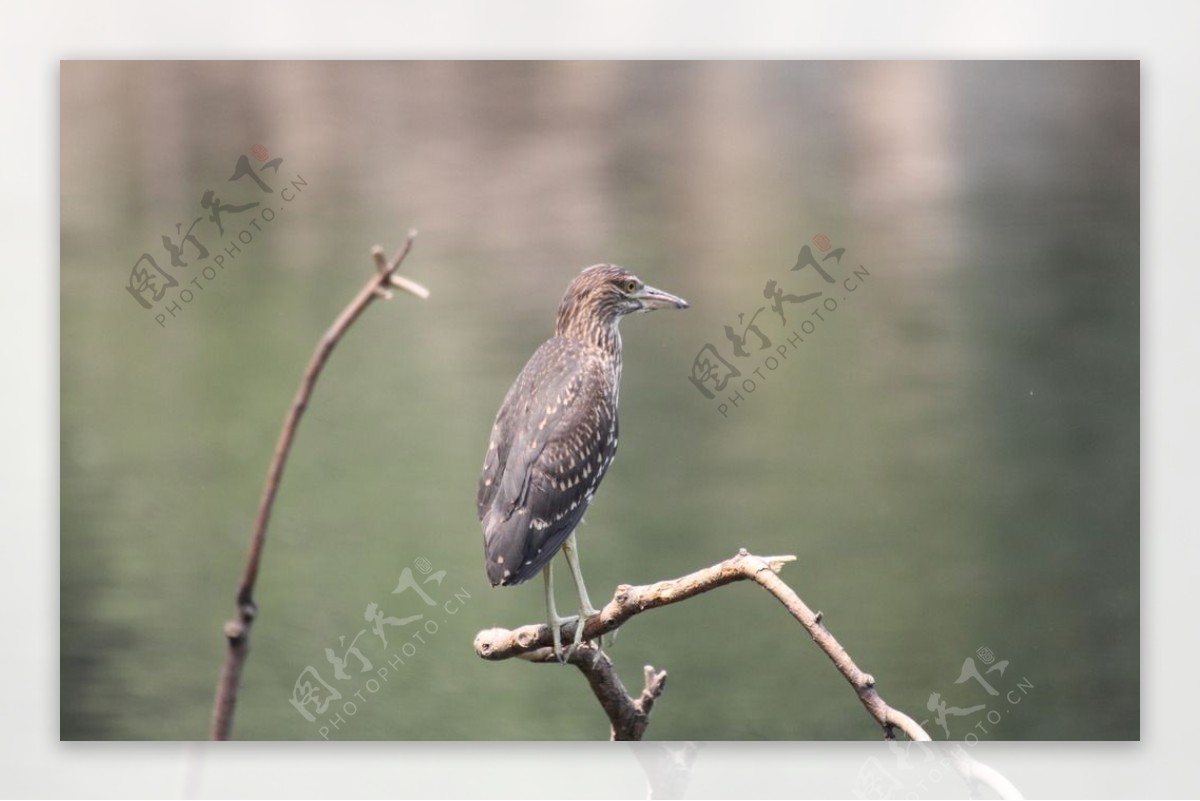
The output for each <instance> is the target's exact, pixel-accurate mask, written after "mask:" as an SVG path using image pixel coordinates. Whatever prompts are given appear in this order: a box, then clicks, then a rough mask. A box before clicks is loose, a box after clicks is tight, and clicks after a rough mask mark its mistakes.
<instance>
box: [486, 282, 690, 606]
mask: <svg viewBox="0 0 1200 801" xmlns="http://www.w3.org/2000/svg"><path fill="white" fill-rule="evenodd" d="M668 306H674V307H676V308H686V306H687V303H686V302H684V301H683V300H682V299H680V298H677V297H675V296H673V295H669V294H667V293H665V292H661V291H659V290H656V289H654V288H653V287H647V286H646V285H645V284H644V283H643V282H642V281H641V280H640V279H639V278H638V277H637V276H636V275H634V274H633V273H631V272H629V271H628V270H626V269H625V268H623V267H618V266H616V265H610V264H598V265H595V266H593V267H589V268H587V269H586V270H584V271H583V272H582V273H580V274H579V276H577V277H576V278H575V280H573V281H572V282H571V284H570V286H569V287H567V291H566V294H565V295H564V296H563V300H562V303H561V305H560V306H559V310H558V319H557V322H556V324H555V330H554V337H553V338H551V339H549V340H547V341H546V342H545V343H543V344H542V346H541V347H539V348H538V349H537V351H536V352H535V353H534V354H533V356H532V357H530V359H529V361H528V362H527V363H526V365H525V368H524V369H523V370H522V371H521V373H520V375H518V376H517V379H516V381H514V382H513V385H512V387H511V388H510V389H509V390H508V394H507V395H506V396H505V398H504V403H503V404H502V405H501V406H500V411H499V412H498V413H497V415H496V421H495V424H494V425H493V426H492V433H491V438H490V441H489V443H488V451H487V455H486V456H485V457H484V463H483V474H482V475H481V476H480V479H479V493H478V495H477V498H476V507H477V511H478V514H479V519H480V521H481V523H482V524H483V533H484V545H485V552H486V564H487V574H488V579H489V580H490V581H491V583H492V584H493V585H497V584H499V585H506V586H508V585H514V584H520V583H521V582H523V581H526V580H528V579H530V578H532V577H533V576H535V575H537V573H538V572H539V571H540V570H541V569H542V568H543V567H544V566H545V565H546V564H547V563H548V562H549V561H550V560H551V559H552V558H553V557H554V555H555V553H557V552H558V550H559V548H561V547H562V545H563V542H565V541H566V539H567V538H568V537H569V536H570V534H571V532H572V531H573V530H574V529H575V527H576V526H577V525H578V524H579V521H580V519H581V518H582V517H583V514H584V512H585V511H587V508H588V504H589V503H591V500H592V496H593V495H594V494H595V492H596V489H597V487H599V486H600V482H601V480H602V479H603V478H604V474H605V473H606V472H607V471H608V468H609V465H611V464H612V460H613V457H614V456H615V455H616V451H617V398H618V394H619V390H620V382H621V335H620V333H619V331H618V330H617V325H618V323H619V322H620V320H621V318H622V317H623V316H625V315H626V314H631V313H634V312H639V311H650V310H652V309H656V308H665V307H668Z"/></svg>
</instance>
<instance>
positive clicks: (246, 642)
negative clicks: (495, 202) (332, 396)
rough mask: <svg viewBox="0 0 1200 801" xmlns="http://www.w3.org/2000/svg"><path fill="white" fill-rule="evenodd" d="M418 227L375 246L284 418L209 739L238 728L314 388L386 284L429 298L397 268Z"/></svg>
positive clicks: (230, 629) (230, 630)
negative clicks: (287, 480) (265, 557)
mask: <svg viewBox="0 0 1200 801" xmlns="http://www.w3.org/2000/svg"><path fill="white" fill-rule="evenodd" d="M416 236H417V232H416V231H409V233H408V238H407V239H406V240H405V242H404V246H403V247H402V248H400V251H399V252H398V253H397V254H396V256H395V257H394V258H393V259H392V260H391V261H390V262H389V261H388V260H387V258H386V256H384V253H383V250H382V249H381V248H379V247H375V248H374V249H372V251H371V256H372V258H373V259H374V261H375V267H376V271H377V274H376V275H375V276H374V277H372V278H371V280H370V281H368V282H367V284H366V286H364V287H363V288H362V291H360V292H359V293H358V295H357V296H356V297H355V298H354V300H352V301H351V302H350V305H348V306H347V307H346V308H345V309H344V310H343V311H342V313H341V314H339V315H338V317H337V319H336V320H334V323H333V325H332V326H330V327H329V330H328V331H326V332H325V335H324V336H323V337H321V341H320V342H319V343H317V348H316V350H315V351H314V352H313V355H312V358H311V359H309V362H308V367H306V368H305V370H304V376H303V377H302V378H301V379H300V387H299V388H298V389H297V390H296V396H295V397H294V398H293V399H292V405H291V408H290V409H289V410H288V413H287V417H286V418H284V421H283V430H282V431H281V432H280V433H279V441H278V443H277V444H276V445H275V454H274V456H273V457H272V458H271V464H270V467H268V468H267V480H266V484H265V485H264V486H263V492H262V497H261V499H260V500H259V504H258V515H257V517H256V518H255V520H254V533H253V535H252V536H251V538H250V552H249V553H248V554H247V555H246V566H245V568H244V569H243V571H242V583H241V585H240V586H239V587H238V593H237V611H236V615H235V617H234V618H233V619H232V620H230V621H229V622H228V623H226V624H225V638H226V639H227V640H228V642H229V648H228V650H227V651H226V652H225V663H224V665H223V666H222V668H221V676H220V679H218V681H217V695H216V699H215V700H214V702H213V716H212V727H211V729H210V731H209V737H210V739H213V740H227V739H229V732H230V729H231V728H232V727H233V713H234V709H235V708H236V706H237V692H238V687H239V686H240V685H241V679H242V669H243V668H244V667H245V664H246V656H247V655H248V653H249V650H250V626H251V625H252V624H253V623H254V617H255V615H256V614H257V613H258V607H257V606H256V605H255V603H254V585H255V582H256V581H257V580H258V570H259V565H260V564H261V562H262V553H263V546H264V545H265V544H266V541H267V524H268V522H269V521H270V519H271V507H272V506H274V504H275V495H276V493H278V491H279V480H280V478H281V477H282V476H283V468H284V466H285V465H286V464H287V458H288V453H289V452H290V451H291V448H292V440H293V439H294V438H295V436H296V427H297V426H299V425H300V418H301V417H302V416H303V415H304V410H305V409H306V408H307V407H308V400H309V398H310V397H311V396H312V392H313V386H314V385H315V384H316V383H317V378H318V377H319V376H320V375H321V370H322V369H323V368H324V367H325V363H326V362H327V361H328V360H329V355H330V353H332V352H333V348H334V346H335V345H337V343H338V342H339V341H340V340H341V338H342V335H343V334H345V333H346V330H347V329H348V328H350V326H351V325H353V324H354V321H355V320H357V319H358V317H359V315H360V314H362V313H363V311H365V310H366V308H367V307H368V306H370V305H371V302H372V301H374V300H375V299H376V298H380V297H383V298H391V293H390V292H389V291H388V290H387V289H385V287H389V286H390V287H395V288H397V289H402V290H404V291H406V292H410V293H412V294H414V295H416V296H417V297H419V298H422V299H424V298H427V297H429V290H427V289H426V288H425V287H423V286H421V285H420V284H418V283H416V282H415V281H411V280H409V279H407V278H403V277H401V276H399V275H396V270H397V269H398V268H399V267H400V265H401V263H403V261H404V259H405V257H407V256H408V253H409V251H410V250H412V245H413V240H414V239H415V238H416Z"/></svg>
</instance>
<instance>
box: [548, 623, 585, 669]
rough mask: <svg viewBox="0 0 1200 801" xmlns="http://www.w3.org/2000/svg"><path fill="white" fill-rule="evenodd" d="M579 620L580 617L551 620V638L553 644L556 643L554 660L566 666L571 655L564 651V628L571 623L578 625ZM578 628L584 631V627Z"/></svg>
mask: <svg viewBox="0 0 1200 801" xmlns="http://www.w3.org/2000/svg"><path fill="white" fill-rule="evenodd" d="M578 620H579V616H578V615H569V616H567V617H552V618H550V620H549V627H550V636H551V637H552V638H553V643H554V658H555V659H557V660H558V661H559V662H560V663H562V664H566V662H567V657H568V656H569V655H570V652H569V651H563V646H562V628H563V626H566V625H567V624H569V623H577V621H578ZM576 628H577V629H579V630H582V628H583V627H582V626H578V625H577V626H576Z"/></svg>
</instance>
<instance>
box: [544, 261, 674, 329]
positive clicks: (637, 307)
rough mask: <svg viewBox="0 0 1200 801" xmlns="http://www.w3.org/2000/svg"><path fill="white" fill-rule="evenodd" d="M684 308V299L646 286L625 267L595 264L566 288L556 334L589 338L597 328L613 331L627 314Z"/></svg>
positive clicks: (559, 310)
mask: <svg viewBox="0 0 1200 801" xmlns="http://www.w3.org/2000/svg"><path fill="white" fill-rule="evenodd" d="M687 307H688V304H687V301H686V300H684V299H683V298H680V297H676V296H675V295H672V294H671V293H669V292H663V291H662V290H661V289H655V288H654V287H652V286H649V285H647V284H646V282H645V281H643V280H642V279H640V278H638V277H637V276H636V275H634V274H633V273H632V272H630V271H629V270H626V269H625V268H624V267H618V266H617V265H615V264H596V265H593V266H591V267H588V268H587V269H586V270H584V271H583V272H581V273H580V274H579V275H577V276H576V277H575V280H573V281H572V282H571V284H570V286H568V287H567V292H566V294H565V295H563V299H562V304H561V305H560V306H559V307H558V323H557V325H556V326H555V331H556V333H558V334H559V335H560V336H572V335H575V336H579V337H581V338H588V339H590V338H591V336H590V334H594V333H595V332H596V330H597V329H600V330H607V329H614V328H615V327H616V325H617V323H618V322H620V320H621V318H622V317H624V316H625V315H627V314H634V313H636V312H648V311H654V310H655V309H667V308H676V309H686V308H687Z"/></svg>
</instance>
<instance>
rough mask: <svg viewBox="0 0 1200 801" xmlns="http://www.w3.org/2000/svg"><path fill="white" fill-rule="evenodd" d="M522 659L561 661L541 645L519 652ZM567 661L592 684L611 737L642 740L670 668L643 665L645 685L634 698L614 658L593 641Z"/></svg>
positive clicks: (581, 646) (614, 738)
mask: <svg viewBox="0 0 1200 801" xmlns="http://www.w3.org/2000/svg"><path fill="white" fill-rule="evenodd" d="M520 658H521V659H525V660H528V661H530V662H539V663H542V664H554V665H557V664H559V662H558V658H557V657H555V655H554V649H553V648H552V647H546V648H538V649H536V650H533V651H528V652H526V653H522V654H520ZM567 662H568V663H569V664H572V665H574V666H575V667H577V668H579V671H580V672H581V673H583V675H584V677H585V678H586V679H587V682H588V686H589V687H591V688H592V693H593V694H595V696H596V700H597V701H599V702H600V706H601V707H602V708H603V709H604V713H605V714H606V715H608V720H609V723H611V724H612V729H611V731H610V736H609V739H610V740H640V739H642V734H644V733H645V731H646V726H647V725H649V723H650V712H651V710H652V709H654V702H655V701H657V700H658V697H659V696H660V695H662V692H663V689H664V688H665V687H666V684H667V672H666V671H665V670H664V671H655V670H654V668H653V667H651V666H650V665H646V667H645V668H643V675H644V680H645V687H643V689H642V692H641V694H640V695H639V696H638V697H637V698H634V697H633V696H631V695H630V694H629V691H628V690H626V689H625V685H624V684H622V683H621V679H620V677H619V676H617V671H616V668H615V667H613V663H612V660H611V659H609V658H608V654H605V653H604V652H603V651H601V650H600V649H599V648H597V647H596V646H595V645H593V644H592V643H583V644H581V645H580V646H579V647H578V648H576V649H573V650H572V651H571V653H570V654H569V655H568V656H567Z"/></svg>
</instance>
